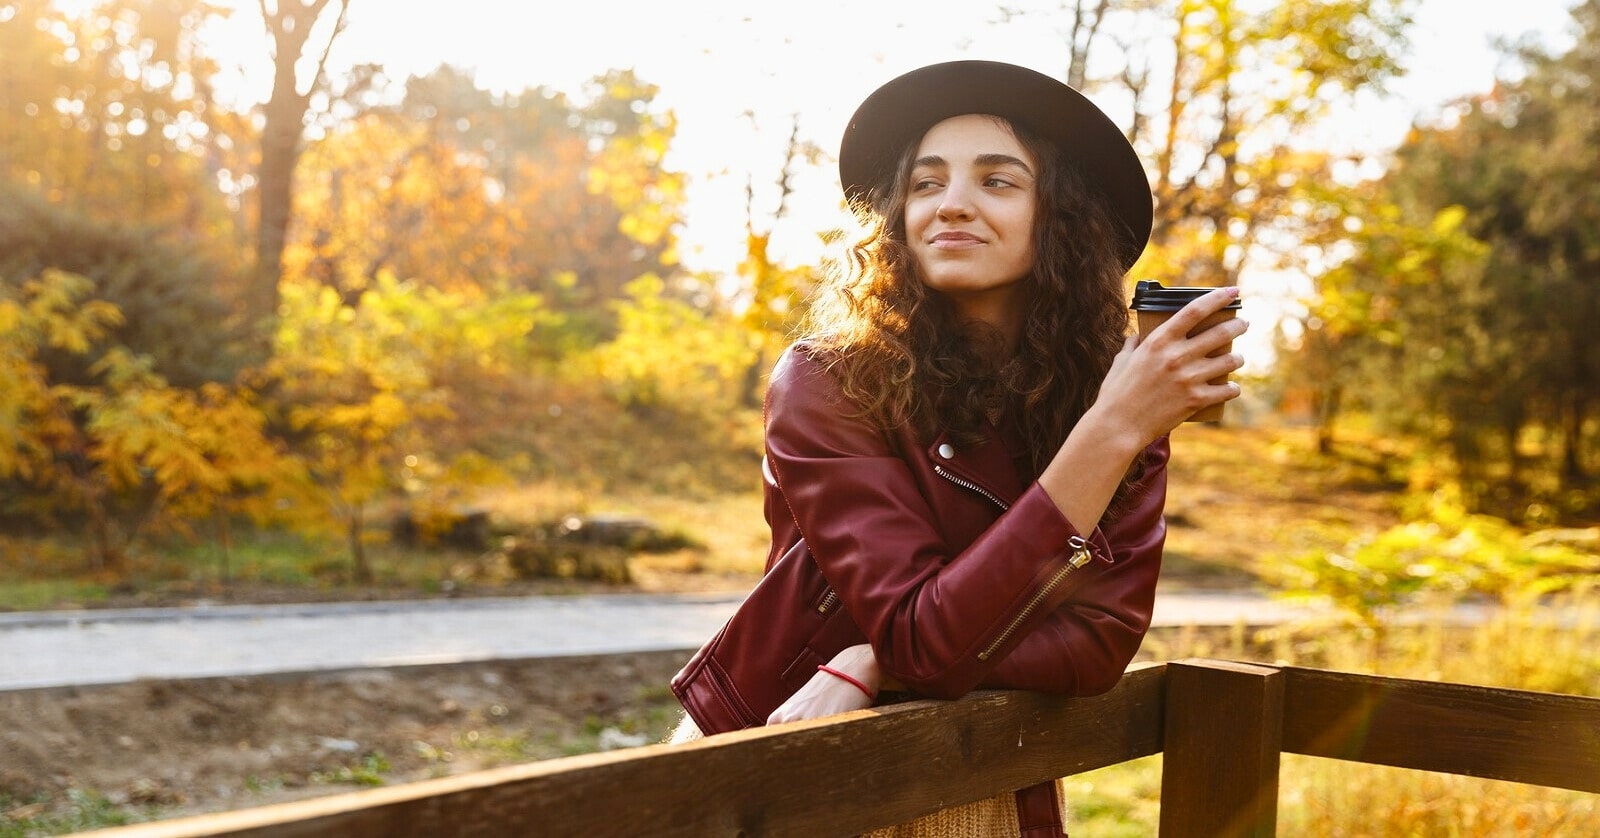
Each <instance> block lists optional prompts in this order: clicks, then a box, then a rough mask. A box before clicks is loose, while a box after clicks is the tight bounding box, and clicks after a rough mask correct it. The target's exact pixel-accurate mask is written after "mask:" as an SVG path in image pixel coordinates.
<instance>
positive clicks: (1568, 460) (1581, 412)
mask: <svg viewBox="0 0 1600 838" xmlns="http://www.w3.org/2000/svg"><path fill="white" fill-rule="evenodd" d="M1586 407H1587V402H1586V400H1585V399H1584V398H1583V396H1581V395H1579V394H1577V393H1572V394H1569V396H1568V400H1567V405H1566V410H1564V411H1562V413H1563V414H1564V416H1563V418H1564V419H1565V424H1566V427H1564V428H1562V429H1561V430H1562V433H1561V448H1562V451H1561V488H1563V489H1570V488H1573V487H1574V486H1577V485H1579V484H1581V483H1582V482H1583V481H1584V478H1586V477H1588V473H1587V471H1586V470H1585V468H1584V464H1583V425H1584V420H1586V419H1587V418H1588V411H1587V410H1585V408H1586Z"/></svg>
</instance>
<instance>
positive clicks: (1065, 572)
mask: <svg viewBox="0 0 1600 838" xmlns="http://www.w3.org/2000/svg"><path fill="white" fill-rule="evenodd" d="M1067 546H1068V547H1070V548H1072V555H1070V556H1068V557H1067V563H1066V564H1065V565H1062V566H1061V567H1060V568H1059V569H1057V570H1056V572H1055V573H1052V574H1050V578H1049V579H1048V580H1046V581H1045V583H1044V585H1043V586H1042V587H1040V588H1039V590H1038V591H1035V592H1034V594H1033V597H1032V598H1031V599H1029V600H1028V604H1027V605H1024V606H1023V607H1022V610H1021V611H1019V612H1017V616H1016V617H1014V618H1012V620H1011V623H1010V624H1009V625H1007V626H1006V630H1005V631H1002V632H1000V636H999V637H996V638H995V639H994V640H993V642H991V643H990V644H989V647H988V648H986V649H984V650H983V651H982V652H979V653H978V660H981V661H986V660H988V659H989V656H990V655H992V654H994V650H996V649H998V648H1000V646H1001V645H1002V644H1004V643H1005V642H1006V640H1007V639H1009V638H1010V637H1011V635H1013V634H1015V633H1016V631H1017V629H1018V628H1019V627H1021V626H1022V624H1023V622H1025V621H1026V620H1027V619H1028V616H1029V615H1031V614H1032V613H1033V612H1034V609H1036V608H1038V607H1039V603H1041V602H1044V600H1045V598H1046V597H1048V596H1050V592H1051V591H1053V590H1055V589H1056V586H1057V585H1060V584H1061V582H1062V580H1064V579H1066V578H1067V577H1068V576H1070V575H1071V574H1072V572H1073V571H1074V570H1077V569H1078V568H1080V567H1083V566H1084V565H1086V564H1088V563H1089V560H1090V559H1092V558H1093V557H1094V554H1093V553H1091V552H1090V551H1089V543H1088V542H1087V541H1084V540H1083V536H1079V535H1075V536H1073V537H1071V538H1069V539H1067Z"/></svg>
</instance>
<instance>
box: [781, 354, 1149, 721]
mask: <svg viewBox="0 0 1600 838" xmlns="http://www.w3.org/2000/svg"><path fill="white" fill-rule="evenodd" d="M852 413H853V408H852V407H851V406H850V405H849V404H848V403H847V402H846V400H845V399H844V397H843V395H842V394H841V393H840V392H839V389H838V387H837V385H836V383H835V382H834V380H833V378H832V376H831V375H830V374H829V373H828V372H827V371H826V370H825V369H824V367H823V366H822V364H821V363H820V362H819V361H817V360H816V359H813V358H811V357H809V356H808V355H807V354H806V353H805V352H804V351H803V350H795V349H791V350H790V351H789V352H788V353H786V354H785V356H784V358H783V359H782V360H781V361H780V362H779V364H778V367H777V368H776V369H775V370H774V373H773V378H772V382H771V385H770V387H769V389H768V400H767V426H766V439H767V457H768V462H769V465H770V466H771V470H772V472H773V474H774V476H775V477H776V479H777V483H778V487H779V489H780V491H781V492H782V494H783V496H784V498H785V499H786V501H787V502H788V504H789V509H790V512H791V514H792V516H793V518H794V521H795V523H796V525H797V526H798V527H799V529H800V532H801V533H802V534H803V535H804V537H805V539H806V542H807V544H808V545H809V547H810V549H811V552H812V555H813V556H814V557H815V559H816V562H817V566H818V567H819V569H820V570H821V571H822V574H823V576H824V577H826V578H827V580H828V582H829V583H830V584H831V585H832V586H833V587H834V589H835V590H836V591H837V592H838V593H839V595H840V598H841V599H842V601H843V603H844V606H845V607H846V609H847V610H848V611H849V612H850V614H851V616H852V618H853V619H854V620H855V622H856V623H857V625H859V626H860V627H861V629H862V631H863V633H864V634H865V635H866V636H867V638H868V639H869V641H870V642H871V643H872V646H873V649H874V652H875V653H876V655H877V657H878V661H879V665H880V666H881V667H882V668H883V670H884V671H885V672H886V673H887V674H889V675H891V676H893V677H894V678H896V679H898V680H899V681H900V682H902V683H904V684H905V685H906V686H907V687H909V688H911V689H913V690H915V691H917V692H919V693H922V694H924V695H931V696H938V697H956V696H959V695H962V694H964V693H966V692H968V691H970V690H972V689H973V688H974V687H977V686H979V685H980V684H986V685H991V686H1014V687H1026V688H1029V689H1040V690H1049V691H1052V692H1061V693H1069V694H1079V693H1087V692H1094V691H1098V690H1102V689H1104V688H1106V687H1107V686H1109V684H1111V683H1115V680H1116V678H1117V677H1119V676H1120V675H1121V673H1122V670H1123V668H1124V667H1125V666H1126V664H1127V660H1128V659H1131V657H1132V650H1133V649H1136V648H1137V646H1138V638H1137V637H1136V636H1135V635H1137V636H1139V637H1142V635H1143V628H1144V626H1146V625H1147V624H1148V622H1149V611H1150V600H1151V598H1152V597H1153V592H1154V582H1155V572H1156V568H1157V567H1158V566H1159V561H1160V541H1161V534H1160V532H1159V529H1160V497H1159V496H1160V495H1161V493H1160V492H1149V493H1146V494H1145V495H1144V496H1143V498H1144V501H1145V503H1141V504H1139V505H1138V508H1136V509H1135V510H1133V511H1132V513H1130V514H1128V515H1125V516H1124V517H1123V518H1122V519H1119V520H1118V522H1117V523H1116V524H1115V525H1110V526H1107V527H1102V528H1100V529H1097V530H1096V531H1095V532H1094V533H1091V534H1089V535H1088V536H1086V538H1087V540H1088V541H1089V542H1090V543H1092V544H1093V545H1094V548H1095V552H1096V553H1099V554H1100V556H1099V559H1100V560H1098V561H1093V562H1091V563H1090V564H1089V565H1087V566H1085V567H1083V568H1082V569H1079V570H1073V569H1072V567H1071V565H1070V563H1069V561H1068V560H1069V558H1070V557H1071V556H1072V554H1073V552H1074V547H1073V544H1074V539H1075V538H1076V537H1079V536H1080V535H1081V534H1080V533H1078V532H1077V531H1076V530H1074V529H1073V527H1072V525H1071V524H1070V523H1069V522H1068V521H1067V520H1066V517H1065V516H1063V515H1062V514H1061V511H1060V510H1059V509H1058V508H1057V507H1056V505H1055V503H1054V502H1053V501H1051V500H1050V498H1049V496H1048V495H1046V494H1045V492H1044V490H1043V489H1042V488H1040V487H1039V486H1038V485H1037V484H1034V485H1032V486H1030V487H1029V488H1028V489H1027V490H1026V491H1024V492H1023V494H1022V496H1021V497H1020V498H1018V499H1017V500H1016V501H1015V502H1014V503H1013V504H1012V505H1011V506H1010V508H1009V509H1008V510H1007V511H1006V512H1005V513H1003V514H1002V515H1001V516H1000V517H999V519H998V520H997V521H996V522H995V523H994V524H993V525H992V526H990V527H989V528H988V529H987V530H986V531H984V532H983V533H982V534H981V535H980V536H979V537H978V538H977V539H976V540H974V541H973V542H972V543H971V544H970V545H966V546H965V547H964V548H963V549H958V548H954V547H952V546H951V545H948V544H946V543H945V542H944V540H943V537H942V535H941V534H940V531H939V528H938V526H937V525H936V520H937V519H936V517H935V516H936V513H935V511H934V510H933V509H931V508H930V507H929V505H928V502H927V500H926V499H925V498H924V497H923V496H922V494H921V493H920V492H919V491H918V488H917V482H916V480H915V479H914V478H913V475H912V474H911V472H910V468H909V466H908V465H907V463H906V461H905V459H904V457H905V456H907V452H901V451H897V450H895V447H894V444H893V442H892V441H891V437H890V435H888V434H885V433H883V432H882V431H880V430H879V429H878V428H876V427H875V426H874V425H873V424H872V423H871V422H870V421H868V420H866V419H864V418H853V416H852ZM1160 453H1161V454H1162V455H1163V456H1161V457H1159V459H1160V460H1161V461H1162V462H1161V463H1160V464H1158V468H1157V469H1156V471H1157V472H1159V474H1154V475H1151V474H1147V479H1149V480H1151V482H1152V487H1153V485H1154V484H1155V483H1159V484H1160V485H1161V486H1163V487H1164V485H1165V484H1164V480H1165V473H1164V462H1165V457H1164V454H1165V449H1164V448H1162V449H1160ZM1147 507H1148V508H1147ZM1152 530H1154V531H1152ZM1125 565H1126V567H1124V566H1125ZM1124 570H1126V571H1128V572H1124ZM1130 641H1131V648H1130ZM1013 655H1015V656H1017V660H1016V661H1015V662H1011V661H1009V658H1010V657H1011V656H1013ZM1002 661H1006V663H1005V664H1002Z"/></svg>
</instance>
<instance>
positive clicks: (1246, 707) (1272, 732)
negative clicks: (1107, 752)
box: [1161, 660, 1285, 838]
mask: <svg viewBox="0 0 1600 838" xmlns="http://www.w3.org/2000/svg"><path fill="white" fill-rule="evenodd" d="M1284 682H1285V678H1284V675H1283V673H1282V672H1281V671H1279V670H1278V669H1276V668H1274V667H1270V666H1260V665H1256V664H1248V663H1232V662H1228V661H1210V660H1186V661H1177V662H1173V663H1169V664H1168V665H1167V698H1166V726H1165V731H1164V733H1163V750H1164V754H1163V756H1162V769H1161V835H1162V836H1163V838H1189V836H1197V838H1222V837H1223V836H1248V837H1249V838H1261V836H1272V835H1275V834H1276V830H1277V819H1278V755H1279V752H1280V751H1281V750H1282V744H1283V690H1284Z"/></svg>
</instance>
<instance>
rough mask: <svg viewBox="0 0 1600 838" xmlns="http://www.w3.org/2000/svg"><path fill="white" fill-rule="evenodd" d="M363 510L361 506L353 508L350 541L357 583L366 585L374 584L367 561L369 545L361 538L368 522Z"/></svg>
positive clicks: (370, 566) (357, 505)
mask: <svg viewBox="0 0 1600 838" xmlns="http://www.w3.org/2000/svg"><path fill="white" fill-rule="evenodd" d="M362 509H363V507H362V505H361V504H355V505H353V506H351V508H350V522H349V530H348V536H349V539H350V559H351V561H352V562H354V567H355V574H356V583H357V584H360V585H366V584H368V583H370V582H372V565H371V564H370V563H369V562H368V561H367V545H366V543H365V541H364V540H363V539H362V538H361V533H362V531H363V530H364V529H366V521H365V517H364V516H363V515H362Z"/></svg>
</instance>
